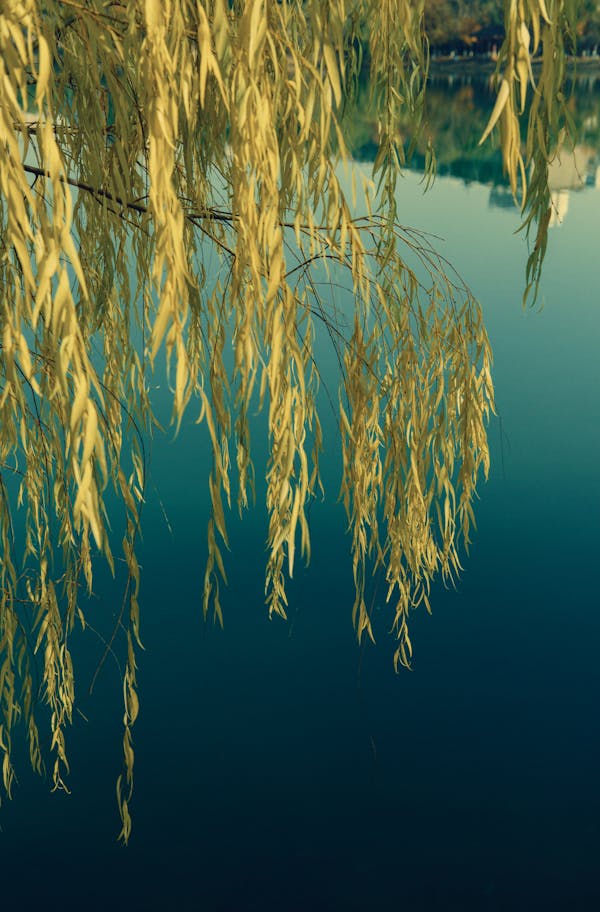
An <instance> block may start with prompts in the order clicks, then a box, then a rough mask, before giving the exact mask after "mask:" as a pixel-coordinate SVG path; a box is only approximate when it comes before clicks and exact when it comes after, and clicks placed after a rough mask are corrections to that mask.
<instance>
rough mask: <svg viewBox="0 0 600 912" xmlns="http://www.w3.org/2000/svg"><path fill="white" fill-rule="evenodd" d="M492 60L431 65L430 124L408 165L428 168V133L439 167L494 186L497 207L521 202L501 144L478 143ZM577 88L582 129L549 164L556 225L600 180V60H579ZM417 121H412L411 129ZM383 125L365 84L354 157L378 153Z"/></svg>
mask: <svg viewBox="0 0 600 912" xmlns="http://www.w3.org/2000/svg"><path fill="white" fill-rule="evenodd" d="M492 76H493V68H492V66H491V65H486V64H485V63H484V64H481V63H478V64H473V65H472V69H469V68H463V67H462V66H461V68H460V69H459V67H458V65H457V66H456V70H455V71H452V70H451V69H450V68H442V69H439V70H437V71H434V72H433V73H432V76H431V79H430V85H429V88H428V95H427V129H426V131H425V135H424V137H423V141H422V143H421V145H420V146H419V147H418V148H417V150H416V151H415V153H414V155H413V157H412V159H411V161H410V162H409V167H410V168H411V169H412V170H416V171H422V170H424V166H425V145H426V141H427V138H430V139H431V140H432V142H433V146H434V148H435V150H436V156H437V173H438V174H439V175H442V176H444V175H451V176H453V177H458V178H460V179H461V180H462V181H463V182H464V183H465V184H469V183H472V182H476V183H479V184H484V185H487V186H489V188H490V193H489V205H490V206H491V207H496V206H498V207H500V208H514V207H515V203H514V200H513V196H512V194H511V192H510V188H509V186H508V181H507V179H506V177H505V175H504V174H503V171H502V157H501V153H500V149H499V148H498V147H497V144H494V143H489V142H488V143H484V145H483V146H479V145H478V143H479V138H480V137H481V135H482V133H483V131H484V129H485V126H486V123H487V120H488V117H489V114H490V110H491V108H492V107H493V104H494V97H495V93H494V89H493V84H492ZM567 91H568V92H569V93H570V92H571V91H572V95H571V110H570V113H571V116H572V118H573V124H574V127H575V130H576V137H575V145H574V146H571V147H570V148H569V147H568V146H567V145H565V146H564V147H563V148H562V149H561V150H560V152H559V153H558V154H557V155H556V157H555V159H554V160H553V161H552V162H551V163H550V166H549V171H550V173H549V187H550V191H551V199H552V207H553V212H552V217H551V222H550V225H551V226H559V225H561V224H562V222H563V221H564V219H565V218H566V217H567V214H568V211H569V202H570V197H571V194H572V193H573V192H581V191H585V190H588V189H590V188H595V189H598V187H600V67H597V66H594V65H592V64H588V65H587V66H586V65H585V64H581V65H580V71H579V72H578V73H577V75H576V76H575V78H574V80H571V83H570V84H568V85H567ZM409 135H410V125H409V124H408V123H407V125H406V137H407V139H408V136H409ZM376 141H377V127H376V123H375V120H374V117H373V115H372V112H371V111H370V108H369V103H368V92H367V90H366V88H365V89H364V91H361V93H360V95H359V103H358V111H357V112H356V113H355V114H354V115H353V120H352V123H351V125H350V143H351V148H352V150H353V154H354V157H355V158H356V159H358V160H359V161H371V160H372V159H373V157H374V154H375V151H376V147H377V146H376Z"/></svg>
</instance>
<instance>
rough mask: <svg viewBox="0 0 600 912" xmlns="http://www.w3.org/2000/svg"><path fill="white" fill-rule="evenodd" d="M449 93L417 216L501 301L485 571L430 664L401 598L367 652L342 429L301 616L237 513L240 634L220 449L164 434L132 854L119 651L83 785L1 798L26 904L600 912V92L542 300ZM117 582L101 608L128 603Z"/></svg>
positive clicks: (452, 602) (234, 548) (514, 219)
mask: <svg viewBox="0 0 600 912" xmlns="http://www.w3.org/2000/svg"><path fill="white" fill-rule="evenodd" d="M438 92H442V89H440V88H438ZM443 92H444V93H445V96H444V97H445V99H446V102H445V103H442V102H443V98H442V100H441V101H440V105H439V108H440V111H442V112H445V114H446V115H447V117H446V121H444V123H443V125H442V124H441V122H440V125H439V127H437V128H436V130H437V133H438V135H439V137H440V139H444V142H445V147H444V149H442V148H440V150H439V153H440V154H439V162H440V168H439V170H440V176H439V177H438V179H437V181H436V183H435V185H434V187H433V189H432V190H430V191H429V192H428V193H427V194H426V195H424V194H423V189H422V186H421V184H420V182H419V175H418V174H417V173H414V172H410V171H409V172H407V173H406V175H405V176H404V177H403V179H402V180H401V182H400V184H401V186H400V194H401V204H400V207H399V212H400V217H401V220H402V221H403V223H405V224H408V225H412V226H415V227H418V228H422V229H425V230H430V231H434V232H435V233H436V234H438V235H441V236H442V237H443V238H444V241H443V242H441V247H442V250H443V252H444V254H445V255H446V256H447V257H448V258H449V259H450V260H451V261H452V262H453V263H454V264H455V265H456V266H457V268H458V269H459V271H460V272H461V274H462V275H463V277H464V278H465V279H466V280H467V281H468V283H469V284H470V286H471V288H472V289H473V291H474V292H475V294H476V296H477V297H478V298H479V299H480V301H481V303H482V306H483V310H484V314H485V318H486V324H487V328H488V332H489V335H490V337H491V342H492V346H493V350H494V359H495V360H494V380H495V385H496V397H497V407H498V412H499V417H498V418H495V419H493V420H492V422H491V424H490V427H489V434H490V442H491V449H492V469H491V474H490V479H489V481H488V483H487V484H482V485H481V488H480V493H481V500H480V502H479V504H478V507H477V511H476V516H477V522H478V530H477V533H476V535H475V541H474V544H473V546H472V549H471V553H470V555H469V556H468V557H467V558H465V562H464V564H465V572H464V574H463V575H462V577H461V579H460V581H459V583H458V586H457V589H456V591H452V590H450V591H447V590H445V589H444V588H443V587H441V586H438V587H437V588H436V589H435V592H434V594H433V597H432V606H433V614H432V616H431V617H429V616H427V614H426V613H425V612H421V611H419V612H416V613H415V615H414V618H413V621H412V639H413V646H414V649H415V660H414V670H413V671H412V672H407V671H402V673H401V674H399V675H395V674H394V672H393V667H392V653H393V648H394V641H393V639H392V638H391V637H389V636H387V634H386V629H385V628H386V622H385V619H384V618H383V613H381V617H379V615H378V618H377V622H376V628H375V632H376V637H377V646H376V647H373V646H372V645H368V644H367V645H365V646H364V648H361V649H359V648H358V647H357V645H356V641H355V636H354V632H353V629H352V625H351V619H350V612H351V606H352V601H353V588H352V571H351V563H350V557H349V539H348V537H347V536H346V534H345V527H346V524H345V519H344V515H343V510H342V507H341V505H339V504H337V503H336V495H337V479H338V475H337V472H338V460H339V454H338V447H337V446H336V441H335V439H334V437H333V427H334V425H333V420H331V421H330V422H329V425H328V427H327V430H328V434H329V437H328V440H329V443H328V445H327V447H326V452H325V456H324V475H325V480H326V482H327V485H328V499H327V501H326V502H325V503H324V504H320V503H319V504H315V506H314V508H313V509H312V512H311V527H312V536H313V558H312V562H311V565H310V567H309V568H308V569H306V570H304V569H301V568H300V567H299V568H298V570H297V574H296V578H295V579H294V582H293V585H291V586H290V605H291V611H290V621H289V622H288V623H283V622H280V621H278V620H274V621H269V620H268V619H267V617H266V612H265V610H264V582H263V575H262V569H263V566H264V556H265V555H264V541H265V538H266V518H265V515H264V512H263V511H262V510H261V509H260V507H257V508H256V509H255V510H254V511H253V512H251V513H250V514H249V515H247V516H246V517H245V519H244V521H243V522H242V523H241V524H240V523H236V522H235V521H233V520H232V534H231V554H230V555H229V558H228V569H229V576H230V585H229V587H228V590H227V591H226V593H225V595H224V610H225V629H224V630H223V631H221V630H218V629H215V628H214V627H212V626H210V625H209V626H208V627H205V625H204V623H203V621H202V618H201V583H202V573H203V562H204V553H205V530H206V521H207V512H206V511H207V494H206V491H205V488H206V474H205V467H206V457H205V455H204V453H205V442H204V437H203V436H202V434H203V431H202V429H199V428H197V427H196V426H195V425H194V422H193V418H194V415H192V414H191V413H190V415H189V416H188V418H187V420H186V423H185V425H184V427H183V429H182V433H181V435H180V437H179V438H178V440H177V441H176V442H175V443H173V442H172V441H171V440H170V439H169V437H166V438H164V439H157V440H155V442H154V444H153V452H152V463H151V469H152V481H151V485H150V496H149V500H148V504H147V508H146V515H145V525H144V542H143V546H142V553H141V563H142V565H143V584H142V610H143V618H142V638H143V640H144V644H145V646H146V652H145V653H143V654H142V655H141V656H140V672H139V679H140V696H141V702H142V709H141V714H140V718H139V720H138V722H137V723H136V726H135V745H136V784H135V795H134V801H133V807H132V813H133V822H134V829H133V835H132V839H131V843H130V846H129V848H127V849H126V850H125V849H123V848H121V847H119V846H118V845H116V843H115V836H116V833H117V831H118V821H117V812H116V802H115V797H114V782H115V778H116V775H117V774H118V772H119V770H120V763H121V756H120V752H121V733H120V727H119V725H120V718H119V707H120V702H119V701H120V699H121V696H120V688H119V680H118V674H117V673H116V669H114V668H111V667H110V664H108V665H107V666H106V668H105V669H104V672H103V674H102V675H101V677H100V679H99V683H98V685H97V688H96V691H95V694H94V697H93V699H91V700H88V699H85V698H84V700H83V703H82V710H83V711H84V712H85V714H86V716H87V717H88V718H89V720H90V721H89V724H86V723H85V722H84V721H83V719H81V718H80V717H77V718H76V720H75V724H74V727H73V728H74V730H73V732H72V734H71V736H70V738H69V742H68V747H69V754H70V758H71V761H72V775H71V780H70V782H71V786H72V795H71V796H65V795H63V794H54V795H50V794H49V793H48V792H49V790H48V785H47V783H42V782H39V781H37V780H36V779H34V778H33V777H32V776H30V775H29V774H28V773H27V770H26V769H25V768H23V767H22V768H21V770H20V772H19V781H20V786H19V787H18V788H16V789H15V797H14V799H13V801H12V802H4V804H3V806H2V809H1V811H0V815H1V816H0V824H1V826H2V832H1V833H0V851H1V858H2V862H1V868H0V870H1V871H2V874H3V887H2V898H3V904H4V905H3V908H4V907H5V908H7V909H13V908H17V906H18V907H19V908H22V909H29V908H35V907H36V906H37V905H38V904H39V905H40V906H41V904H42V903H44V904H45V906H46V908H50V909H54V908H57V909H58V908H61V909H69V910H70V909H74V910H75V909H86V910H87V909H94V910H95V909H98V910H100V909H129V910H131V909H136V910H137V909H139V910H146V909H147V910H153V909H169V910H170V909H173V910H210V912H213V910H214V912H217V910H219V912H245V910H256V912H270V910H281V912H301V910H302V912H304V910H309V909H311V910H373V912H380V910H388V909H389V910H393V909H400V908H402V909H406V910H409V912H412V910H429V909H439V910H471V909H472V910H503V909H511V910H521V909H523V910H525V909H527V910H537V909H540V910H549V909H557V910H558V909H561V910H562V909H573V910H588V909H589V910H595V909H598V908H600V870H599V867H598V858H599V857H600V786H599V770H600V721H599V720H600V715H599V712H598V706H599V697H600V663H599V661H598V655H599V651H600V612H599V610H598V603H599V599H598V579H597V572H596V568H597V566H598V546H599V540H600V530H599V525H600V521H599V517H600V477H599V470H598V466H599V465H600V396H599V391H600V382H599V381H600V359H599V357H598V352H599V351H600V316H599V312H598V299H599V279H600V247H599V241H600V191H599V189H598V186H597V184H598V181H597V177H596V175H597V174H598V172H597V171H596V170H595V169H596V168H597V166H598V164H600V161H598V148H599V145H600V143H598V142H597V141H596V140H597V137H598V117H599V115H600V105H599V96H598V94H597V84H591V85H588V86H585V85H582V86H580V88H579V91H578V96H577V98H578V104H579V109H580V110H581V111H582V112H583V113H582V115H581V120H582V123H583V122H584V121H585V123H587V127H586V126H584V127H583V129H584V131H587V133H585V135H584V136H583V138H582V140H581V141H580V144H579V147H578V148H579V153H578V154H579V155H580V158H579V159H577V160H576V161H575V165H574V166H571V165H569V163H568V162H566V163H564V171H561V172H560V173H558V172H557V176H556V187H555V193H556V197H555V198H556V201H557V224H556V225H555V226H554V227H553V228H552V229H551V232H550V243H549V252H548V257H547V262H546V264H545V268H544V274H543V280H542V286H541V293H540V303H542V304H543V307H542V308H541V309H540V308H539V307H538V308H536V309H534V310H523V309H522V307H521V295H522V291H523V282H524V267H525V260H526V248H525V245H524V239H523V236H522V235H515V230H516V229H517V227H518V225H519V217H518V213H517V211H516V210H515V209H514V208H512V207H511V206H510V205H506V204H507V202H508V196H507V193H506V191H505V189H504V187H503V185H502V183H501V179H500V175H499V172H498V168H497V160H496V165H495V166H494V165H493V161H492V160H493V159H494V154H492V155H488V153H486V155H488V159H489V160H487V163H486V161H484V158H480V160H479V162H478V165H477V169H475V170H473V169H471V170H470V171H469V169H468V168H467V166H466V165H465V161H466V159H468V153H469V150H470V149H471V150H473V149H474V148H475V145H476V139H474V140H473V143H472V147H471V146H469V147H468V148H467V150H466V152H465V150H464V149H462V147H461V142H463V141H464V140H465V134H464V131H463V130H462V127H461V124H462V123H463V121H462V120H461V116H460V112H461V111H462V109H463V107H464V105H465V104H469V105H472V106H474V110H475V115H473V116H476V118H479V119H480V120H482V122H485V118H486V109H485V104H489V99H488V101H487V102H486V101H485V89H484V88H481V86H480V85H477V86H475V88H473V86H471V89H470V90H469V88H468V84H466V83H464V80H463V81H462V82H461V83H460V84H459V85H458V86H454V87H453V89H452V90H451V91H449V90H448V89H447V88H446V89H444V90H443ZM457 92H462V101H461V100H460V99H457V94H456V93H457ZM482 99H483V100H482ZM479 104H480V105H481V110H480V108H479V107H478V105H479ZM453 112H454V114H456V118H455V119H456V121H457V122H456V124H455V127H456V130H457V131H458V132H457V135H455V136H454V139H453V140H452V139H451V131H450V127H451V123H450V121H452V117H453V116H454V114H453ZM457 112H458V114H457ZM594 112H595V113H594ZM594 118H595V120H594ZM366 122H367V119H365V123H366ZM461 131H462V132H461ZM469 135H470V134H469ZM466 141H467V145H468V144H469V143H470V142H471V140H470V138H469V137H466ZM452 143H454V145H452ZM463 145H464V142H463ZM367 146H368V144H365V143H364V142H363V143H362V144H361V145H360V148H361V149H362V154H361V155H360V156H359V157H362V158H364V157H365V156H367V152H368V149H367ZM481 155H482V156H483V153H481ZM594 155H595V156H596V158H594ZM490 161H492V164H490ZM457 162H459V165H457ZM486 169H487V170H486ZM580 178H581V179H580ZM558 215H560V216H561V218H560V220H559V219H558ZM326 424H327V422H326ZM163 509H164V511H165V512H166V513H167V515H168V518H169V524H170V527H171V529H172V534H171V531H170V530H169V527H168V526H167V523H166V522H165V519H164V516H163ZM100 590H102V591H101V595H102V598H101V599H100V600H99V601H98V605H97V608H96V609H95V610H96V611H97V612H98V615H99V616H100V615H101V614H102V613H103V612H107V611H108V612H111V613H112V611H113V609H114V604H113V603H112V601H111V600H113V599H116V598H117V595H116V594H115V591H114V590H111V588H110V586H109V585H108V584H105V585H104V586H102V585H100ZM88 648H90V649H95V650H96V652H95V654H97V650H98V647H97V644H95V643H92V646H91V647H89V646H88ZM82 690H83V686H82ZM7 885H8V886H7Z"/></svg>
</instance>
